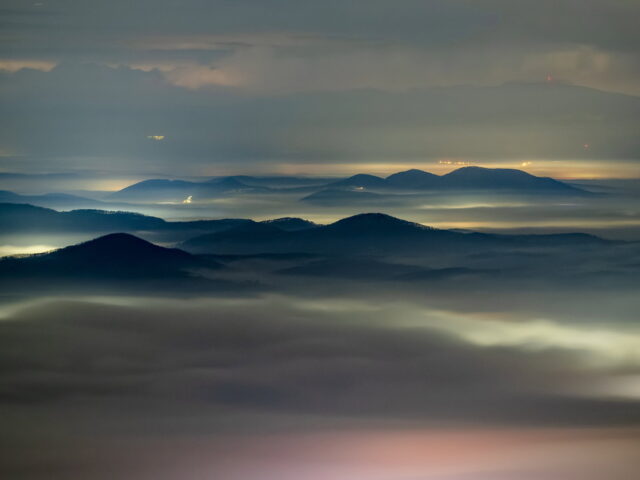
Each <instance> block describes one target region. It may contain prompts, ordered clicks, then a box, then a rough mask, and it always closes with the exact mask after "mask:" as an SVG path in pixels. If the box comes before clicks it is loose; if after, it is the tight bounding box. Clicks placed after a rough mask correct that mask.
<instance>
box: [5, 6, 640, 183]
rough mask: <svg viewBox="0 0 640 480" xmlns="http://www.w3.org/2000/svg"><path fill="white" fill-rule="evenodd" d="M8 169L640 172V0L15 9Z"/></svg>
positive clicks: (10, 13) (8, 85)
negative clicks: (505, 168)
mask: <svg viewBox="0 0 640 480" xmlns="http://www.w3.org/2000/svg"><path fill="white" fill-rule="evenodd" d="M1 13H2V22H1V24H0V25H1V26H0V38H1V39H2V41H1V42H0V44H1V46H0V107H1V108H2V110H3V112H5V113H4V115H3V117H2V119H1V120H0V122H1V123H0V127H1V128H0V170H2V171H3V172H23V173H66V172H92V173H107V174H109V175H113V176H125V177H127V178H133V177H134V176H136V178H139V177H157V176H171V177H184V176H197V175H225V174H234V173H263V174H265V173H267V174H268V173H291V174H322V175H344V174H348V173H356V172H358V171H365V172H368V173H377V174H385V173H391V172H393V171H397V170H402V169H406V168H411V167H419V168H424V169H426V170H430V171H434V172H439V173H442V172H445V171H448V170H450V169H451V168H452V167H451V165H452V163H447V162H453V164H455V162H459V164H473V165H481V166H509V167H515V168H526V169H527V170H528V171H530V172H532V173H534V174H545V175H553V176H556V177H559V178H602V177H609V178H620V177H623V178H624V177H637V176H638V175H639V173H640V172H639V165H640V164H639V161H640V160H639V159H638V152H639V151H640V139H639V138H638V135H637V131H638V125H639V121H640V98H639V96H640V83H638V74H639V73H640V56H639V54H638V52H639V51H640V33H638V29H637V22H636V19H637V18H638V16H640V4H638V2H635V1H632V0H613V1H606V2H605V1H600V0H582V1H577V0H556V1H547V0H536V1H532V0H523V1H519V2H513V1H510V0H485V1H471V0H451V1H413V0H400V1H398V2H387V1H381V0H367V1H350V2H339V1H324V2H314V1H309V0H302V1H300V0H296V1H294V0H271V1H258V0H240V1H233V2H231V1H202V0H186V1H180V2H178V1H171V0H154V1H147V0H141V1H137V2H129V1H121V0H114V1H111V2H96V1H83V2H80V1H73V0H43V1H41V2H40V1H38V2H35V1H34V2H31V1H18V0H7V1H5V2H3V6H2V10H1Z"/></svg>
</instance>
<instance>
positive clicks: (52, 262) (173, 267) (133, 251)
mask: <svg viewBox="0 0 640 480" xmlns="http://www.w3.org/2000/svg"><path fill="white" fill-rule="evenodd" d="M220 266H221V265H220V264H219V263H217V262H214V261H211V260H203V259H201V258H199V257H197V256H194V255H192V254H190V253H187V252H184V251H182V250H178V249H175V248H164V247H159V246H157V245H154V244H152V243H150V242H147V241H145V240H142V239H140V238H138V237H135V236H133V235H129V234H126V233H113V234H109V235H105V236H103V237H100V238H96V239H94V240H90V241H88V242H85V243H81V244H78V245H72V246H69V247H65V248H62V249H59V250H55V251H53V252H50V253H45V254H39V255H32V256H28V257H22V258H14V257H9V258H5V259H2V260H1V261H0V276H5V277H6V276H7V275H9V276H10V277H11V278H16V277H21V276H30V277H31V276H33V277H40V278H47V277H63V278H76V279H80V278H92V279H101V278H124V279H132V278H166V277H184V276H187V275H188V274H187V270H188V269H193V268H204V267H206V268H218V267H220Z"/></svg>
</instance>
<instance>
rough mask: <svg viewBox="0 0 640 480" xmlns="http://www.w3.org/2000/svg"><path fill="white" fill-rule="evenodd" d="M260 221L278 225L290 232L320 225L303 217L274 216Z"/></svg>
mask: <svg viewBox="0 0 640 480" xmlns="http://www.w3.org/2000/svg"><path fill="white" fill-rule="evenodd" d="M260 223H266V224H268V225H272V226H274V227H278V228H279V229H281V230H286V231H290V232H293V231H296V230H306V229H309V228H315V227H317V226H318V224H317V223H313V222H310V221H309V220H304V219H302V218H296V217H282V218H274V219H273V220H263V221H262V222H260Z"/></svg>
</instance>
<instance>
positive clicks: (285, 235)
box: [182, 213, 607, 255]
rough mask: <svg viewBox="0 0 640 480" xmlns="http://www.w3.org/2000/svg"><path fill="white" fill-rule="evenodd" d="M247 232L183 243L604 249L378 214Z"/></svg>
mask: <svg viewBox="0 0 640 480" xmlns="http://www.w3.org/2000/svg"><path fill="white" fill-rule="evenodd" d="M253 229H255V227H252V229H250V230H249V231H248V230H247V229H246V227H238V228H233V229H230V230H226V231H224V232H221V233H219V234H209V235H203V236H199V237H195V238H193V239H191V240H188V241H186V242H184V243H183V244H182V248H184V249H185V250H187V251H191V252H194V253H211V254H258V253H286V252H305V253H316V254H329V255H352V254H357V255H363V254H372V255H379V254H391V255H393V254H399V255H402V254H425V253H429V254H434V253H438V252H443V253H448V252H451V251H456V250H461V249H462V250H464V251H476V250H482V249H493V248H495V249H499V248H532V247H533V248H539V247H565V246H567V245H571V246H579V245H602V244H606V243H607V241H605V240H602V239H600V238H598V237H594V236H592V235H586V234H557V235H494V234H483V233H474V232H472V233H462V232H457V231H451V230H438V229H434V228H430V227H425V226H423V225H419V224H416V223H412V222H408V221H405V220H401V219H398V218H395V217H392V216H389V215H385V214H381V213H366V214H360V215H355V216H352V217H348V218H345V219H342V220H339V221H337V222H334V223H332V224H330V225H326V226H318V227H317V228H314V229H307V230H299V231H291V232H285V231H279V232H277V231H273V230H271V231H265V230H264V229H261V230H259V231H255V230H253Z"/></svg>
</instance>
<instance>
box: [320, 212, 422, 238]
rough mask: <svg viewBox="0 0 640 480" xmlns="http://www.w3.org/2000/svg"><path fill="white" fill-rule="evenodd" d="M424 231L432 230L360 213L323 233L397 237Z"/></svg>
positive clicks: (410, 223) (389, 217)
mask: <svg viewBox="0 0 640 480" xmlns="http://www.w3.org/2000/svg"><path fill="white" fill-rule="evenodd" d="M425 229H429V230H433V229H432V228H430V227H425V226H423V225H420V224H418V223H414V222H409V221H407V220H401V219H399V218H396V217H392V216H391V215H386V214H384V213H361V214H358V215H354V216H352V217H347V218H343V219H341V220H338V221H337V222H334V223H332V224H330V225H327V226H326V227H324V232H332V233H337V234H343V235H388V234H393V235H397V234H412V233H416V232H419V231H422V230H425Z"/></svg>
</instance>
